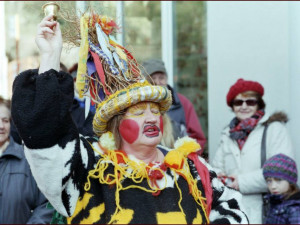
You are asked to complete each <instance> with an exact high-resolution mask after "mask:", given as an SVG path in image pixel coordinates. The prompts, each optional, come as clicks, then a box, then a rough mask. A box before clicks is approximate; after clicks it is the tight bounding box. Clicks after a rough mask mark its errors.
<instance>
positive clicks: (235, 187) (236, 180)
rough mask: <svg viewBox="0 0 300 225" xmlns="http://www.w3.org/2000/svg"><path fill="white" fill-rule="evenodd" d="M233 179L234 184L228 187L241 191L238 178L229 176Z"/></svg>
mask: <svg viewBox="0 0 300 225" xmlns="http://www.w3.org/2000/svg"><path fill="white" fill-rule="evenodd" d="M229 177H231V178H233V182H232V183H231V184H229V185H227V186H228V187H231V188H234V189H235V190H237V191H238V190H239V182H238V177H237V176H235V175H231V176H229Z"/></svg>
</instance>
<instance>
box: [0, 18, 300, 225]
mask: <svg viewBox="0 0 300 225" xmlns="http://www.w3.org/2000/svg"><path fill="white" fill-rule="evenodd" d="M95 18H96V22H95ZM101 18H102V17H101V16H100V15H98V14H93V15H90V16H87V15H85V14H84V15H83V16H82V17H81V25H80V26H81V27H84V26H87V27H88V26H90V27H89V29H90V30H92V32H90V33H89V32H87V33H84V32H83V31H81V33H80V34H78V36H80V37H81V46H80V60H79V61H78V65H77V66H76V71H77V77H76V83H75V85H74V80H75V79H74V75H73V76H72V75H70V73H68V71H67V69H66V68H63V67H62V64H61V63H60V60H61V59H60V57H61V50H62V43H63V40H62V35H61V30H60V24H59V23H58V22H57V21H55V20H53V16H52V15H50V16H46V17H45V18H43V20H42V21H41V22H40V23H39V25H38V28H37V34H36V37H35V40H36V44H37V47H38V49H39V52H40V59H41V60H40V66H39V68H38V69H34V68H33V69H31V70H27V71H23V72H21V73H20V74H19V75H18V76H17V77H16V79H15V81H14V84H13V96H12V104H11V105H10V101H9V100H5V99H2V98H0V180H1V183H0V205H1V207H0V223H7V224H8V223H23V224H25V223H35V224H37V223H38V224H44V223H51V222H52V223H68V224H69V223H75V224H92V223H96V224H111V223H121V224H128V223H133V224H136V223H139V224H186V223H188V224H194V223H196V224H206V223H215V224H221V223H222V224H248V223H250V224H262V223H265V224H300V217H299V215H300V214H299V213H300V192H299V188H298V186H297V166H296V162H295V155H294V154H295V153H294V149H293V147H292V142H291V139H290V137H289V134H288V131H287V128H286V126H285V123H286V122H287V120H288V119H287V115H286V114H285V113H283V112H277V113H274V114H272V115H268V114H267V113H266V112H265V106H266V103H265V102H264V100H263V96H264V87H263V86H262V85H261V84H260V83H259V82H256V81H251V80H244V79H238V80H237V81H236V83H234V84H233V85H232V86H231V87H230V88H229V91H228V94H227V97H226V103H227V105H228V107H230V108H231V110H232V112H233V114H234V118H233V119H232V120H231V121H230V123H229V125H228V126H226V127H225V128H224V130H223V131H222V133H221V139H220V144H219V147H218V149H217V151H216V154H215V155H214V157H212V158H211V159H210V160H209V162H207V160H205V159H204V158H202V157H201V154H202V151H203V149H204V146H205V144H206V138H205V135H204V133H203V131H202V128H201V125H200V123H199V120H198V116H197V114H196V112H195V109H194V107H193V104H192V103H191V102H190V101H189V100H188V99H187V98H186V97H185V96H183V95H182V94H180V93H177V92H176V90H174V89H173V88H172V87H171V86H170V85H168V83H167V78H168V77H167V76H168V73H167V71H166V68H165V65H164V62H163V61H162V60H160V59H149V60H146V61H145V62H143V64H142V65H141V66H140V65H139V64H138V63H137V62H136V60H135V59H134V56H133V55H132V54H131V53H129V52H128V51H127V50H126V49H125V48H124V47H123V46H120V45H118V44H116V43H115V42H114V40H111V39H110V34H111V33H112V30H113V29H114V27H113V25H111V24H113V23H112V22H111V21H110V23H107V24H110V25H107V24H106V25H103V24H104V23H101V22H103V21H102V20H101ZM105 21H106V22H107V18H105ZM99 24H101V26H100V25H99ZM108 28H109V29H108ZM87 30H88V29H87ZM93 35H97V36H96V37H98V38H95V36H93ZM92 40H93V41H92ZM95 40H97V41H95ZM98 42H99V43H98ZM113 53H114V54H113ZM73 69H74V68H73ZM97 79H98V80H97ZM83 84H84V85H83ZM87 84H88V85H87ZM95 87H98V88H95ZM74 89H76V90H74ZM87 90H92V91H91V92H90V93H92V94H93V95H92V96H91V97H92V101H93V104H94V105H96V110H95V112H94V111H90V112H89V113H88V116H86V114H85V113H84V109H83V108H82V107H81V106H80V105H79V102H78V101H77V99H76V98H74V93H76V92H77V93H78V96H81V97H82V94H83V93H86V91H87ZM53 221H54V222H53Z"/></svg>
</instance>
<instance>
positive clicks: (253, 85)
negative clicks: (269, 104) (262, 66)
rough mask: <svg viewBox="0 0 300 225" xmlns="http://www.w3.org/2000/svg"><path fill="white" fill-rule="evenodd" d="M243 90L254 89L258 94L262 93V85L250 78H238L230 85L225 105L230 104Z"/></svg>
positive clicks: (261, 94)
mask: <svg viewBox="0 0 300 225" xmlns="http://www.w3.org/2000/svg"><path fill="white" fill-rule="evenodd" d="M245 91H255V92H257V93H258V94H260V96H263V95H264V87H263V86H262V85H261V84H260V83H258V82H256V81H251V80H244V79H238V80H237V82H236V83H235V84H234V85H232V86H231V87H230V89H229V91H228V94H227V97H226V99H227V105H228V106H230V103H231V101H232V100H233V99H234V98H235V97H236V96H237V95H238V94H240V93H243V92H245Z"/></svg>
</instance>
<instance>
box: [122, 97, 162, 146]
mask: <svg viewBox="0 0 300 225" xmlns="http://www.w3.org/2000/svg"><path fill="white" fill-rule="evenodd" d="M119 130H120V134H121V138H122V142H127V143H128V144H131V145H136V146H137V145H151V146H156V145H157V144H159V143H160V141H161V138H162V134H163V123H162V116H161V114H160V110H159V107H158V105H157V104H156V103H152V102H141V103H138V104H136V105H134V106H131V107H130V108H128V110H127V112H126V113H125V116H124V118H123V119H122V121H121V123H120V127H119Z"/></svg>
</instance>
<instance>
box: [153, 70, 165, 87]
mask: <svg viewBox="0 0 300 225" xmlns="http://www.w3.org/2000/svg"><path fill="white" fill-rule="evenodd" d="M151 78H152V80H153V81H154V83H155V85H160V86H167V84H168V77H167V75H166V74H165V73H162V72H157V73H153V74H151Z"/></svg>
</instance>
